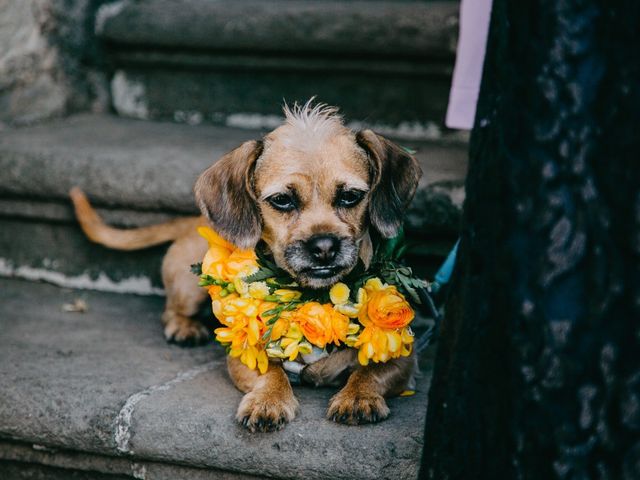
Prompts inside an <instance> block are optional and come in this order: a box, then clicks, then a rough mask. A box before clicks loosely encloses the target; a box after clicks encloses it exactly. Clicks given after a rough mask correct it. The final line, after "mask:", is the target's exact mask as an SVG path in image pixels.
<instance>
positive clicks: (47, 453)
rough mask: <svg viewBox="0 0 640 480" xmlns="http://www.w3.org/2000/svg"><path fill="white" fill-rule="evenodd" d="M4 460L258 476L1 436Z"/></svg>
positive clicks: (101, 469) (209, 478)
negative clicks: (65, 447) (21, 440)
mask: <svg viewBox="0 0 640 480" xmlns="http://www.w3.org/2000/svg"><path fill="white" fill-rule="evenodd" d="M0 461H11V462H18V463H23V464H25V465H29V464H31V465H34V464H35V465H42V466H47V467H54V468H61V469H65V470H70V471H82V472H87V473H91V472H97V473H104V474H109V475H127V476H131V477H133V478H140V479H144V478H154V479H172V478H192V476H194V475H196V476H197V478H198V479H199V480H255V479H257V478H258V477H255V476H253V475H247V474H244V473H236V472H230V471H225V470H214V469H204V468H199V467H193V466H186V465H178V464H172V463H162V462H157V461H149V460H145V459H140V458H135V457H133V458H132V457H114V456H108V455H99V454H96V453H88V452H81V451H73V450H65V449H60V448H58V447H54V446H47V445H41V444H38V443H23V442H17V441H11V440H6V439H0Z"/></svg>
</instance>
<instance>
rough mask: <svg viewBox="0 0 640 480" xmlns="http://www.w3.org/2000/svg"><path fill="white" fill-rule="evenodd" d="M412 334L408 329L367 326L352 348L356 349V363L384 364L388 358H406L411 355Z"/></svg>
mask: <svg viewBox="0 0 640 480" xmlns="http://www.w3.org/2000/svg"><path fill="white" fill-rule="evenodd" d="M412 343H413V334H412V333H411V329H410V328H409V327H406V328H403V329H402V330H401V331H396V330H389V329H383V328H379V327H377V326H375V325H369V326H367V327H365V328H364V329H363V331H362V332H361V333H360V335H359V336H358V338H357V340H356V341H355V342H354V343H353V347H355V348H358V362H360V364H361V365H368V364H369V361H370V360H372V361H374V362H386V361H387V360H389V359H390V358H398V357H401V356H402V357H407V356H409V355H410V354H411V349H412Z"/></svg>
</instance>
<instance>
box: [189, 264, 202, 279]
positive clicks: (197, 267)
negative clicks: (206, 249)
mask: <svg viewBox="0 0 640 480" xmlns="http://www.w3.org/2000/svg"><path fill="white" fill-rule="evenodd" d="M189 269H190V270H191V273H193V274H194V275H198V276H200V275H202V262H199V263H194V264H193V265H191V267H190V268H189Z"/></svg>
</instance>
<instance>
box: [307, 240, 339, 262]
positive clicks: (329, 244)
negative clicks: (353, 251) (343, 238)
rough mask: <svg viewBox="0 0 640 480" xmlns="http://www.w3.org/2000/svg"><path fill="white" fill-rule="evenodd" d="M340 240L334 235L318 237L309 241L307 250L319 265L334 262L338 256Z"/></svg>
mask: <svg viewBox="0 0 640 480" xmlns="http://www.w3.org/2000/svg"><path fill="white" fill-rule="evenodd" d="M339 248H340V240H338V239H337V238H336V237H334V236H333V235H316V236H314V237H311V238H310V239H309V241H307V249H308V250H309V253H310V254H311V256H312V257H313V259H314V260H315V261H317V262H319V263H329V262H332V261H333V260H334V259H335V258H336V255H337V254H338V249H339Z"/></svg>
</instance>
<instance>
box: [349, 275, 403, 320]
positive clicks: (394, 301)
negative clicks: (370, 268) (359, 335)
mask: <svg viewBox="0 0 640 480" xmlns="http://www.w3.org/2000/svg"><path fill="white" fill-rule="evenodd" d="M365 290H366V291H367V305H366V308H362V309H360V312H359V314H358V318H359V320H360V323H362V325H364V326H368V325H370V324H372V323H373V324H374V325H376V326H378V327H380V328H388V329H398V328H403V327H406V326H407V325H409V323H411V321H412V320H413V318H414V312H413V309H412V308H411V305H409V302H407V301H406V300H405V298H404V296H403V295H402V294H401V293H400V292H398V289H397V288H396V287H394V286H393V285H383V284H382V282H381V281H380V279H378V278H374V279H370V280H368V281H367V283H366V284H365Z"/></svg>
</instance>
